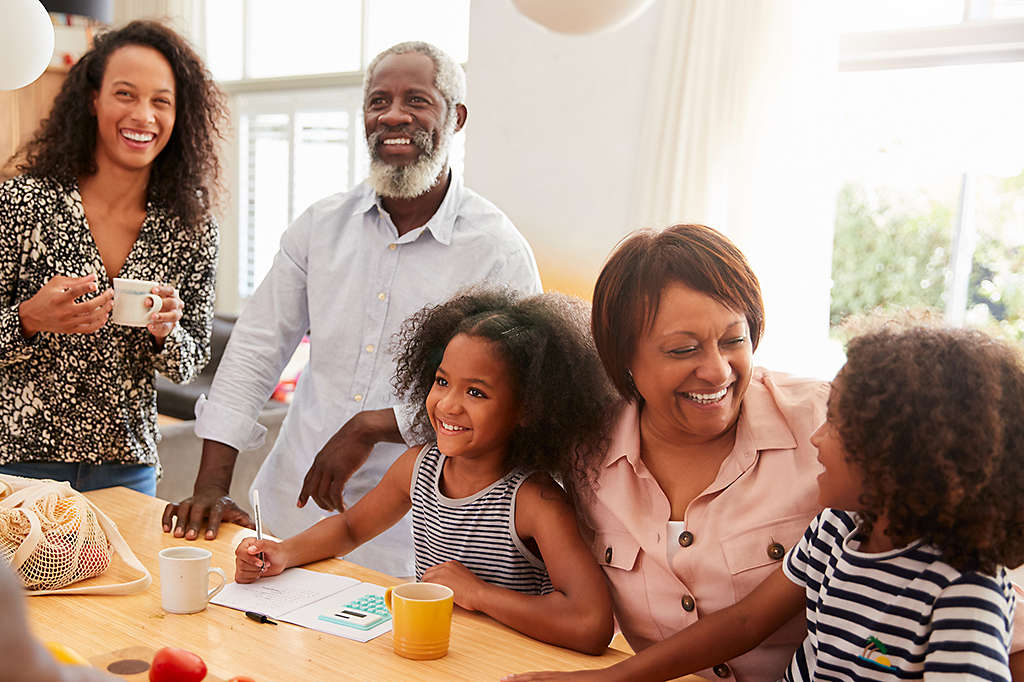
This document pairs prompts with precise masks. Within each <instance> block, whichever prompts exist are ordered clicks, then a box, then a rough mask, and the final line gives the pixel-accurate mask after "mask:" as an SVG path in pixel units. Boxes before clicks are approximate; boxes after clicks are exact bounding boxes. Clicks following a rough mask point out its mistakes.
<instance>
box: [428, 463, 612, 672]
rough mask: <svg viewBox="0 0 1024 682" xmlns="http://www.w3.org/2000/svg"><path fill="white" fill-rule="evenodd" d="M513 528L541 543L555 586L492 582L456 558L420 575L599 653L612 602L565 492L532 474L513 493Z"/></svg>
mask: <svg viewBox="0 0 1024 682" xmlns="http://www.w3.org/2000/svg"><path fill="white" fill-rule="evenodd" d="M515 524H516V531H517V532H518V534H519V537H520V538H522V539H523V540H524V541H525V540H527V539H529V538H533V540H534V541H535V542H536V543H537V546H538V548H539V549H540V553H541V556H542V558H543V560H544V564H545V565H546V567H547V570H548V575H549V576H550V577H551V584H552V586H553V587H554V591H553V592H551V593H549V594H545V595H527V594H523V593H521V592H516V591H514V590H509V589H505V588H502V587H497V586H494V585H490V584H488V583H485V582H484V581H482V580H480V579H479V578H477V577H476V576H474V575H473V574H472V573H470V572H469V570H468V569H466V568H465V567H464V566H462V565H461V564H459V563H458V562H448V563H446V564H441V565H440V566H434V567H432V568H431V569H428V570H427V572H425V573H424V575H423V579H424V580H430V581H432V582H441V583H444V584H447V585H448V586H449V587H451V588H452V589H453V590H454V591H455V601H456V603H458V604H459V606H462V607H463V608H467V609H471V610H477V611H483V612H484V613H486V614H488V615H489V616H491V617H492V618H494V619H495V620H498V621H501V622H502V623H504V624H506V625H508V626H509V627H513V628H515V629H516V630H519V631H520V632H522V633H523V634H526V635H529V636H530V637H533V638H535V639H539V640H542V641H545V642H550V643H551V644H557V645H559V646H564V647H569V648H571V649H576V650H578V651H582V652H585V653H588V654H600V653H601V652H603V651H604V650H605V648H606V647H607V646H608V642H609V641H610V640H611V637H612V628H613V625H612V605H611V597H610V596H609V594H608V587H607V585H606V584H605V579H604V574H603V573H602V572H601V569H600V567H598V565H597V563H596V562H595V561H594V558H593V557H592V556H591V555H590V552H589V550H588V549H587V547H586V545H584V543H583V540H582V539H581V538H580V534H579V530H578V529H577V527H576V517H575V515H574V513H573V510H572V507H571V506H570V505H569V503H568V502H567V501H566V498H565V493H563V492H562V489H561V488H559V487H558V486H557V485H556V484H555V483H554V482H553V481H552V480H551V479H550V478H548V477H547V476H536V475H535V476H532V477H531V478H530V479H528V480H527V481H524V482H523V484H522V485H521V486H520V488H519V491H518V494H517V496H516V518H515Z"/></svg>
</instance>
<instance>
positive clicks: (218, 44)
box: [202, 0, 469, 309]
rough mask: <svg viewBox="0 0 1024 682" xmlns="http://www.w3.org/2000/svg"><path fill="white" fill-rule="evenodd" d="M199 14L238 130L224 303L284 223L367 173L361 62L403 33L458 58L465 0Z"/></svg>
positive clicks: (342, 1)
mask: <svg viewBox="0 0 1024 682" xmlns="http://www.w3.org/2000/svg"><path fill="white" fill-rule="evenodd" d="M202 16H203V27H204V29H203V31H202V35H203V36H204V37H203V38H202V42H203V44H204V46H205V53H206V58H207V62H208V65H209V67H210V70H211V71H212V72H213V74H214V76H215V77H216V78H217V79H218V80H219V81H220V83H221V85H222V87H223V88H224V89H225V91H226V92H227V93H228V95H229V97H230V100H231V102H230V105H231V110H232V117H233V129H234V132H235V139H234V140H233V141H232V142H233V149H234V153H233V154H232V157H233V158H234V159H235V164H233V170H234V173H233V175H234V177H233V178H230V179H229V183H230V185H229V189H230V194H231V196H232V198H233V200H234V203H233V205H232V206H231V207H230V212H229V216H228V222H229V224H233V225H237V228H238V229H237V232H238V242H237V247H238V269H237V275H238V276H237V280H238V286H237V287H232V289H234V290H232V291H229V290H228V287H223V286H222V287H221V289H220V292H219V295H220V296H221V298H222V299H223V298H228V299H232V300H228V301H227V302H224V301H221V302H219V304H218V305H219V307H226V308H228V309H230V308H237V307H239V306H240V300H241V299H244V298H246V297H247V296H249V295H250V294H251V293H252V291H253V289H254V288H255V287H256V286H257V285H258V284H259V282H260V281H261V280H262V279H263V277H264V275H266V273H267V271H268V270H269V268H270V265H271V262H272V260H273V257H274V254H275V253H276V252H277V248H278V242H279V240H280V237H281V234H282V233H283V232H284V229H285V228H286V227H287V226H288V224H289V223H290V222H291V221H292V220H294V219H295V218H296V217H297V216H298V215H299V214H300V213H302V211H304V210H305V209H306V208H307V207H308V206H309V205H310V204H312V203H314V202H315V201H317V200H319V199H321V198H323V197H325V196H328V195H330V194H333V193H336V192H342V191H345V190H348V189H351V188H352V187H353V186H354V185H355V184H356V183H358V182H360V181H361V180H362V179H363V178H364V177H365V176H366V173H367V170H368V166H369V159H368V158H367V151H366V143H365V139H364V133H363V124H362V78H363V70H364V69H365V67H366V65H367V64H369V62H370V61H371V60H372V59H373V57H374V56H375V55H376V54H377V53H379V52H380V51H381V50H383V49H386V48H387V47H388V46H390V45H393V44H395V43H398V42H401V41H404V40H425V41H427V42H431V43H434V44H435V45H437V46H438V47H440V48H441V49H443V50H445V51H446V52H448V54H450V55H451V56H452V57H453V58H454V59H455V60H457V61H460V62H465V61H466V56H467V54H468V52H469V0H444V1H443V2H434V3H425V2H419V1H417V0H373V1H372V2H371V1H370V0H293V1H292V2H290V3H287V6H286V8H285V5H282V4H281V3H280V2H277V1H276V0H205V1H204V3H203V9H202ZM464 155H465V141H464V135H461V134H460V135H457V136H456V137H455V140H454V141H453V145H452V151H451V163H452V166H453V167H455V168H456V169H457V170H459V171H461V166H462V162H463V158H464ZM228 232H229V230H225V234H227V233H228ZM224 241H225V248H230V246H231V245H230V244H229V243H228V240H227V239H225V240H224ZM222 264H223V261H222ZM230 272H231V268H229V267H223V268H222V273H223V275H226V276H230V275H229V273H230ZM235 296H237V298H238V300H234V297H235Z"/></svg>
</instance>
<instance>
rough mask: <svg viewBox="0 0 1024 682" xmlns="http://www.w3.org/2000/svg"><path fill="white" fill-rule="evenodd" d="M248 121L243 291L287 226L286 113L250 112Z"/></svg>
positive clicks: (266, 264)
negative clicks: (245, 273) (245, 249)
mask: <svg viewBox="0 0 1024 682" xmlns="http://www.w3.org/2000/svg"><path fill="white" fill-rule="evenodd" d="M247 125H248V130H249V134H248V166H249V168H248V170H249V174H248V176H249V186H248V188H247V191H246V195H247V201H246V211H247V219H246V223H247V227H248V230H247V231H248V235H247V236H248V239H247V240H246V242H247V244H248V250H249V253H248V259H247V260H248V261H249V264H248V268H245V269H247V270H248V277H247V278H246V279H247V281H246V282H245V283H244V284H245V286H243V287H242V291H243V293H246V294H248V293H251V292H252V289H253V288H255V286H256V285H258V284H259V283H260V281H261V280H262V279H263V277H264V275H266V274H267V271H268V270H270V265H271V263H272V262H273V260H274V254H276V253H277V247H278V242H279V241H280V239H281V235H282V234H283V233H284V229H285V228H286V227H287V226H288V186H289V185H288V180H289V178H288V138H289V121H288V115H287V114H260V115H257V116H252V117H251V118H249V120H248V121H247Z"/></svg>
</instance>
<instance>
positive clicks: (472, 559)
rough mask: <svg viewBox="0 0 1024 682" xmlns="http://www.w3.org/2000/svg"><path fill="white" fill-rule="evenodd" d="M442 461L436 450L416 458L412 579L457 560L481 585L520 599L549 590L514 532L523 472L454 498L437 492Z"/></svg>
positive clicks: (543, 571)
mask: <svg viewBox="0 0 1024 682" xmlns="http://www.w3.org/2000/svg"><path fill="white" fill-rule="evenodd" d="M444 460H445V456H444V455H443V454H441V452H440V451H439V450H438V449H437V445H436V444H435V445H431V446H424V448H423V449H422V450H421V451H420V454H419V456H418V457H417V458H416V467H415V469H414V470H413V477H412V487H411V489H410V491H409V493H410V496H411V498H412V537H413V544H414V546H415V549H416V579H417V580H421V579H422V578H423V572H424V571H426V570H427V569H428V568H430V567H431V566H436V565H437V564H441V563H444V562H446V561H458V562H460V563H461V564H462V565H463V566H465V567H466V568H468V569H469V570H470V571H472V572H473V573H474V574H475V575H476V576H477V577H478V578H480V579H481V580H483V581H484V582H487V583H490V584H492V585H497V586H499V587H505V588H508V589H510V590H515V591H517V592H524V593H526V594H547V593H548V592H551V591H552V588H551V580H550V578H549V577H548V572H547V569H546V568H545V567H544V562H543V561H541V560H540V558H538V557H537V556H536V555H535V554H534V553H533V552H531V551H530V550H529V549H527V547H526V546H525V545H524V544H523V542H522V540H520V538H519V534H518V533H516V493H517V492H519V486H520V485H522V483H523V481H525V480H526V479H527V478H529V475H530V474H529V472H525V471H521V470H518V469H517V470H516V471H513V472H512V473H510V474H508V475H506V476H504V477H502V478H501V479H499V480H497V481H495V482H494V483H492V484H491V485H489V486H487V487H486V488H484V489H483V490H481V491H479V492H477V493H475V494H473V495H470V496H469V497H463V498H460V499H453V498H450V497H446V496H445V495H444V494H442V493H441V485H440V484H441V472H442V470H443V469H444Z"/></svg>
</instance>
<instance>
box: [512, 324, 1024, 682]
mask: <svg viewBox="0 0 1024 682" xmlns="http://www.w3.org/2000/svg"><path fill="white" fill-rule="evenodd" d="M1021 405H1024V367H1022V364H1021V358H1020V356H1019V353H1018V351H1017V350H1016V349H1014V348H1012V347H1010V346H1008V345H1005V344H1002V343H999V342H997V341H995V340H993V339H991V338H989V337H987V336H986V335H984V334H982V333H980V332H976V331H968V330H964V329H939V328H934V327H923V326H918V327H905V326H903V324H902V323H900V322H897V321H889V323H888V324H887V325H886V326H884V327H882V328H880V329H877V330H875V331H873V332H870V333H867V334H864V335H862V336H859V337H857V338H855V339H853V340H852V341H851V342H850V344H849V347H848V348H847V362H846V365H845V366H844V367H843V369H842V370H841V371H840V372H839V374H838V376H837V377H836V379H835V382H834V383H833V385H832V393H831V396H830V397H829V403H828V413H827V417H826V421H825V423H824V424H822V425H821V427H819V428H818V430H817V431H816V432H815V433H814V434H813V435H812V436H811V442H812V443H813V444H814V445H815V447H817V448H818V461H819V462H821V464H822V465H823V471H822V472H821V473H820V474H819V475H818V502H819V503H820V504H821V505H822V506H824V507H826V508H825V510H824V511H822V512H821V513H820V514H818V516H817V517H815V518H814V520H813V521H812V522H811V525H810V527H808V529H807V531H806V533H805V534H804V537H803V539H802V540H801V541H800V542H799V543H798V544H797V545H795V546H794V547H793V548H792V549H791V550H790V551H789V553H788V554H787V555H786V557H785V561H784V562H783V565H782V567H781V568H779V570H778V571H777V572H776V573H774V574H772V575H771V576H769V577H768V578H766V579H765V580H764V582H762V583H761V585H759V586H758V587H757V588H755V589H754V591H753V592H751V593H750V594H749V595H748V596H747V597H746V598H744V599H743V600H741V601H739V602H737V603H736V604H735V605H733V606H731V607H729V608H727V609H723V610H721V611H718V612H716V613H710V614H706V615H704V616H703V617H702V618H701V619H700V620H699V621H698V622H697V623H695V624H694V625H692V626H690V627H688V628H686V629H685V630H682V631H681V632H678V633H676V634H675V635H673V636H672V637H669V638H667V639H665V640H663V641H661V642H659V643H657V644H655V645H654V646H651V647H649V648H648V649H645V650H644V651H643V652H642V653H640V654H638V655H637V656H634V657H633V658H631V659H629V660H627V661H623V662H622V663H621V664H618V665H616V666H613V667H611V668H607V669H605V670H597V671H580V672H577V673H529V674H523V675H512V676H510V677H508V678H506V680H515V681H516V682H525V681H527V680H550V679H562V678H571V679H577V680H606V681H607V680H664V679H670V678H674V677H677V676H680V675H684V674H686V673H690V672H696V671H698V670H702V669H704V668H707V667H708V666H710V665H714V664H715V663H716V662H718V661H722V660H726V659H729V658H733V657H734V656H738V655H740V654H742V653H744V652H745V651H749V650H750V649H752V648H753V647H754V646H756V645H757V644H758V643H759V642H760V641H762V640H763V639H764V638H766V637H767V636H768V635H770V634H771V633H772V632H773V631H774V630H775V629H777V628H778V627H780V626H781V625H782V624H784V623H786V622H787V621H788V620H789V619H790V618H792V617H793V616H794V615H796V614H797V613H799V612H800V610H801V609H805V610H806V617H807V637H806V638H805V639H804V642H803V644H802V646H801V647H800V648H798V649H797V651H796V653H795V654H794V656H793V660H792V662H791V663H790V665H789V668H788V669H787V670H786V674H785V679H786V680H788V681H793V682H796V681H803V680H807V681H808V682H809V681H810V680H834V681H836V682H853V681H855V680H856V681H860V680H897V679H901V680H903V679H918V680H919V679H922V678H923V679H924V680H926V681H927V680H933V681H934V680H958V681H959V680H1004V681H1006V682H1009V681H1010V680H1011V677H1013V678H1014V679H1017V680H1020V679H1021V674H1022V672H1024V670H1021V668H1022V667H1024V666H1022V665H1021V664H1022V663H1024V656H1022V655H1021V654H1019V653H1014V655H1013V656H1010V655H1009V652H1010V651H1017V650H1019V649H1020V639H1021V633H1019V632H1015V631H1014V627H1013V625H1014V606H1015V604H1014V602H1015V594H1014V593H1015V590H1016V591H1018V592H1019V588H1015V586H1014V584H1013V582H1012V580H1011V578H1010V576H1009V575H1008V571H1007V568H1006V567H1007V566H1011V567H1012V566H1017V565H1019V564H1021V562H1024V505H1022V504H1021V499H1020V491H1021V490H1024V465H1022V463H1024V422H1022V420H1021V418H1020V410H1021ZM1017 609H1018V611H1019V609H1020V605H1019V604H1018V605H1017ZM1017 622H1018V628H1017V629H1018V630H1019V629H1020V628H1019V624H1020V618H1019V614H1018V618H1017ZM1011 671H1012V672H1011ZM737 682H743V681H742V680H738V681H737Z"/></svg>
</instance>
